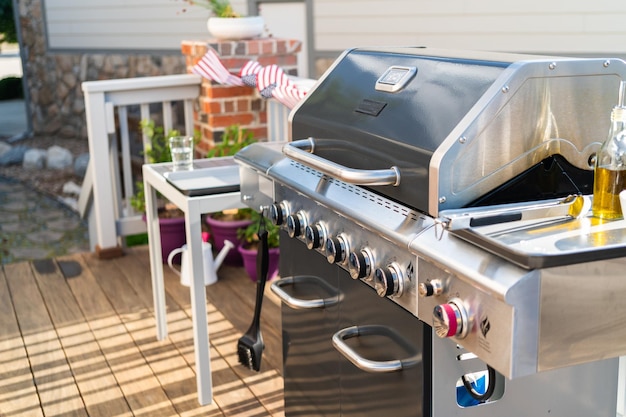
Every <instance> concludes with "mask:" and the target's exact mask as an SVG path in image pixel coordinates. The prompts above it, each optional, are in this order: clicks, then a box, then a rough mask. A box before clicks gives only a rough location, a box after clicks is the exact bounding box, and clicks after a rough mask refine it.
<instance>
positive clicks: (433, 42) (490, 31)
mask: <svg viewBox="0 0 626 417" xmlns="http://www.w3.org/2000/svg"><path fill="white" fill-rule="evenodd" d="M232 1H233V5H234V6H235V9H236V10H238V11H240V12H244V13H245V12H246V11H247V10H246V8H247V1H246V0H232ZM44 4H45V12H46V16H47V28H48V33H49V46H50V47H51V48H52V49H105V50H111V49H135V50H137V49H140V50H141V49H145V50H150V49H152V50H167V49H170V50H177V49H179V48H180V41H181V40H183V39H204V38H207V39H208V33H207V31H206V18H207V17H208V15H209V13H208V11H207V10H206V9H203V8H199V7H188V8H187V9H188V11H187V12H186V13H182V12H181V10H182V9H183V6H184V3H182V2H181V1H180V0H87V1H86V0H44ZM267 6H268V9H269V7H274V6H273V5H272V6H270V5H269V4H268V5H267ZM261 7H262V9H263V7H265V5H262V6H261ZM313 9H314V12H313V14H314V16H307V17H306V18H307V19H309V20H312V21H313V24H314V26H313V30H314V32H315V35H314V40H313V41H314V43H313V45H314V49H315V50H316V51H342V50H344V49H347V48H351V47H355V46H385V45H424V46H431V47H439V48H452V49H456V48H459V49H482V50H497V51H512V52H544V53H552V52H555V53H568V52H569V53H582V54H585V53H594V54H604V53H612V54H621V53H626V24H624V22H626V1H618V0H593V1H589V0H569V1H565V0H547V1H546V0H525V1H502V0H446V1H435V0H313ZM268 11H269V10H268ZM279 17H280V16H279ZM282 19H284V23H285V25H293V22H295V21H297V20H299V19H300V17H299V16H292V13H290V12H284V16H282ZM278 21H279V22H280V18H279V19H278ZM272 25H273V26H274V27H275V26H276V24H275V23H272ZM272 30H274V31H275V32H277V33H279V30H278V29H277V28H274V29H272Z"/></svg>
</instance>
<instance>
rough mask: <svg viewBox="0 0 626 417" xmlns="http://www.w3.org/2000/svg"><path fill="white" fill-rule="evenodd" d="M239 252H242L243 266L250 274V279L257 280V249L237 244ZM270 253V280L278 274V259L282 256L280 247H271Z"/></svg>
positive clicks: (268, 271) (268, 272)
mask: <svg viewBox="0 0 626 417" xmlns="http://www.w3.org/2000/svg"><path fill="white" fill-rule="evenodd" d="M237 252H239V253H240V254H241V257H242V259H243V267H244V268H245V270H246V272H247V273H248V275H249V276H250V279H251V280H252V281H253V282H256V280H257V278H258V277H257V276H256V256H257V250H256V249H246V248H244V247H243V245H241V244H240V245H239V246H237ZM269 254H270V262H269V268H268V270H267V280H268V281H269V280H271V279H273V278H275V277H276V275H278V260H279V258H280V248H270V250H269Z"/></svg>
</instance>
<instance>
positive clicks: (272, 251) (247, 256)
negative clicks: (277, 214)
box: [237, 211, 280, 282]
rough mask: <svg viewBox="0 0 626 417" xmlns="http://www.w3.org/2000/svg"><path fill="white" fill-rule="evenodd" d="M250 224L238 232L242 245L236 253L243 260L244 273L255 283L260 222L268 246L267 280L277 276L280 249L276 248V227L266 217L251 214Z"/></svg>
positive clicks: (277, 230)
mask: <svg viewBox="0 0 626 417" xmlns="http://www.w3.org/2000/svg"><path fill="white" fill-rule="evenodd" d="M251 220H252V223H250V225H249V226H248V227H246V228H245V229H240V230H239V237H240V239H242V240H243V241H242V243H240V244H239V246H238V247H237V251H238V252H239V253H240V254H241V257H242V259H243V266H244V268H245V269H246V272H247V273H248V275H249V276H250V278H251V279H252V281H254V282H256V280H257V270H256V258H257V252H258V243H259V239H258V235H257V232H258V230H259V224H260V222H261V221H262V222H263V224H264V227H265V230H267V243H268V246H269V256H270V259H269V268H268V273H267V279H268V280H270V279H272V278H274V277H275V276H276V275H277V274H278V260H279V257H280V249H279V248H278V246H279V243H280V239H279V232H280V229H279V227H278V226H276V225H275V224H273V223H272V222H271V221H270V220H269V219H268V218H267V217H261V214H260V213H259V212H256V211H255V212H252V218H251Z"/></svg>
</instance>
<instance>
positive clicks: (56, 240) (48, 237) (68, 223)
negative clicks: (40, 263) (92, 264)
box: [0, 177, 89, 264]
mask: <svg viewBox="0 0 626 417" xmlns="http://www.w3.org/2000/svg"><path fill="white" fill-rule="evenodd" d="M88 251H89V234H88V227H87V224H86V222H84V221H82V220H81V219H80V217H79V216H78V214H77V213H75V212H73V211H71V210H70V209H69V208H68V207H65V206H64V205H63V204H62V203H60V202H59V201H56V200H55V199H53V198H51V197H50V196H48V195H45V194H42V193H39V192H37V191H34V190H31V189H29V188H28V187H26V186H24V185H23V184H21V183H19V182H16V181H13V180H9V179H6V178H3V177H0V264H6V263H10V262H19V261H26V260H41V259H50V258H53V257H58V256H62V255H66V254H71V253H79V252H88Z"/></svg>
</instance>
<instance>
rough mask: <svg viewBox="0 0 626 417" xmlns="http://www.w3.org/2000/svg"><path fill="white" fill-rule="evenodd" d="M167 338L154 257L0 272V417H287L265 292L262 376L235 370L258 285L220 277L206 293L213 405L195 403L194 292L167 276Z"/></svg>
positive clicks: (77, 260) (237, 275)
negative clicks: (159, 331) (156, 305)
mask: <svg viewBox="0 0 626 417" xmlns="http://www.w3.org/2000/svg"><path fill="white" fill-rule="evenodd" d="M164 275H165V287H166V302H167V309H168V312H167V319H168V329H169V337H168V338H167V339H165V340H163V341H157V339H156V325H155V320H154V315H153V305H152V288H151V284H150V268H149V257H148V247H147V246H143V247H137V248H131V249H129V250H128V251H127V255H126V256H123V257H121V258H117V259H113V260H106V261H105V260H99V259H97V258H96V257H95V256H93V255H92V254H90V253H82V254H75V255H69V256H65V257H59V258H56V259H50V260H42V261H33V262H19V263H13V264H7V265H4V266H2V269H1V270H0V404H1V407H0V415H2V416H6V417H14V416H22V415H29V416H37V415H40V416H44V415H50V416H80V415H89V416H107V417H111V416H122V415H124V416H126V415H128V416H132V415H142V416H157V415H158V416H161V415H163V416H165V415H167V416H176V415H185V416H194V415H203V416H282V415H284V411H283V379H282V376H281V372H282V371H281V369H282V358H281V356H282V347H281V338H280V335H281V330H280V306H279V301H278V300H277V299H276V298H275V296H274V295H273V294H272V293H271V292H269V286H268V287H266V300H265V302H264V304H263V321H262V328H263V335H264V340H265V343H266V348H265V352H264V354H263V363H262V367H261V372H259V373H257V372H254V371H250V370H248V369H246V368H244V367H243V366H242V365H240V364H239V363H238V359H237V353H236V344H237V340H238V338H239V337H240V336H241V335H242V334H243V332H245V331H246V329H247V327H248V326H249V324H250V321H251V319H252V314H253V308H254V299H255V297H254V294H255V291H256V286H255V284H254V283H252V282H251V281H250V279H249V278H248V277H247V276H246V274H245V272H244V271H243V269H242V268H235V267H229V266H223V267H222V268H221V269H220V271H219V274H218V275H219V281H218V282H217V283H216V284H214V285H211V286H209V287H207V299H208V306H207V307H208V320H209V335H210V336H209V337H210V341H211V368H212V375H213V393H214V396H213V398H214V401H213V404H211V405H207V406H200V405H199V403H198V400H197V395H196V379H195V370H194V364H195V360H194V352H193V335H192V322H191V311H190V301H189V300H190V298H189V288H187V287H183V286H181V285H180V283H179V281H178V277H177V276H175V275H174V274H173V273H171V271H169V270H168V269H167V268H165V269H164Z"/></svg>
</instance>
